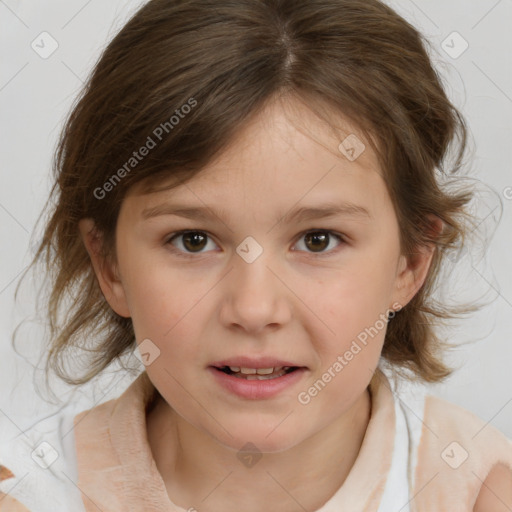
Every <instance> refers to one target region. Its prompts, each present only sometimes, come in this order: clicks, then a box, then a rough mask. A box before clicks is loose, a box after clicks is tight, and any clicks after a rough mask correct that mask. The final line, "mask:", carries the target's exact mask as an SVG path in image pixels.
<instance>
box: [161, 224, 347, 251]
mask: <svg viewBox="0 0 512 512" xmlns="http://www.w3.org/2000/svg"><path fill="white" fill-rule="evenodd" d="M188 233H201V234H204V235H206V236H208V237H209V238H211V235H210V234H209V233H208V232H207V231H200V230H194V229H186V230H182V231H176V232H175V233H173V234H171V235H170V236H169V237H168V238H167V239H166V241H165V242H164V245H169V246H170V248H171V249H170V250H171V252H173V253H174V254H176V255H177V256H179V257H182V258H195V257H197V256H198V255H199V256H200V255H202V254H205V253H202V252H197V253H187V252H184V251H182V250H180V249H177V248H176V247H174V246H173V245H172V244H171V242H172V241H173V240H174V239H175V238H178V237H180V236H182V235H185V234H188ZM310 233H322V234H325V233H328V234H329V235H330V236H334V237H335V238H337V239H338V240H339V241H340V243H341V244H345V243H347V241H346V239H345V237H344V236H343V235H341V234H340V233H336V232H334V231H330V230H328V229H310V230H308V231H305V232H304V233H301V234H300V236H299V238H298V240H297V241H299V240H300V239H302V238H303V237H304V236H306V235H308V234H310ZM338 250H339V246H338V247H337V248H335V249H331V250H330V251H324V252H318V253H314V252H310V253H309V254H310V255H311V256H313V257H314V258H320V257H329V256H330V255H332V254H333V253H336V252H338Z"/></svg>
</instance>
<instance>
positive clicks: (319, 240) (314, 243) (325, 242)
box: [305, 231, 329, 252]
mask: <svg viewBox="0 0 512 512" xmlns="http://www.w3.org/2000/svg"><path fill="white" fill-rule="evenodd" d="M305 240H306V246H307V247H308V248H309V249H311V250H312V251H313V252H321V251H323V250H324V249H325V248H326V247H328V246H329V235H328V234H327V233H323V232H321V231H317V232H312V233H307V234H306V235H305Z"/></svg>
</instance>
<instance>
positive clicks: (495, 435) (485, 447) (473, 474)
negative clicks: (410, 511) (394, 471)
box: [413, 393, 512, 512]
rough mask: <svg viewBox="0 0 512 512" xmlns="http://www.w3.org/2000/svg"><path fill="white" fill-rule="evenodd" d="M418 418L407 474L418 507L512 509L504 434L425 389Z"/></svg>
mask: <svg viewBox="0 0 512 512" xmlns="http://www.w3.org/2000/svg"><path fill="white" fill-rule="evenodd" d="M421 421H422V425H421V429H420V430H421V435H420V436H419V440H418V442H417V446H415V450H416V466H415V468H414V475H413V481H414V482H415V489H416V491H417V492H419V490H420V489H422V488H424V490H423V492H421V493H420V494H419V495H418V503H419V504H420V506H419V508H418V510H429V508H428V507H430V508H432V507H434V508H435V507H436V506H437V507H439V506H441V505H442V506H446V505H447V504H449V505H450V507H452V508H450V510H453V511H456V510H457V511H458V510H461V511H462V510H474V511H477V512H486V511H493V512H495V511H496V512H498V511H500V510H504V511H505V510H507V511H509V510H512V497H511V494H512V441H511V440H510V439H508V438H507V437H506V436H505V435H504V434H503V433H502V432H501V431H499V430H498V429H497V428H495V427H494V426H493V425H491V424H490V422H488V421H484V420H483V419H481V418H480V417H478V416H477V415H476V414H474V413H472V412H471V411H469V410H467V409H465V408H463V407H461V406H459V405H456V404H454V403H451V402H449V401H447V400H444V399H442V398H439V397H437V396H434V395H432V394H428V393H427V394H426V395H425V398H424V402H423V411H422V417H421ZM427 489H428V491H427ZM468 506H469V507H470V508H469V509H468ZM499 506H501V507H503V508H501V509H500V508H499ZM473 507H475V508H473ZM441 508H442V507H441Z"/></svg>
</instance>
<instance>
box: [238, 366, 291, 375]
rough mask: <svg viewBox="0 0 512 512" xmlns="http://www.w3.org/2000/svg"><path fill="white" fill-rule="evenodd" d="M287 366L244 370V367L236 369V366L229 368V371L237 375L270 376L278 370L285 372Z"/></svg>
mask: <svg viewBox="0 0 512 512" xmlns="http://www.w3.org/2000/svg"><path fill="white" fill-rule="evenodd" d="M288 368H289V366H285V367H284V368H278V367H276V368H244V367H241V368H240V367H238V366H230V367H229V369H230V370H231V371H232V372H235V373H238V372H241V373H243V374H244V375H270V374H271V373H274V372H275V371H278V370H281V369H283V370H286V369H288Z"/></svg>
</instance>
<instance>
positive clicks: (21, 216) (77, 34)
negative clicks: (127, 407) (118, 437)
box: [0, 0, 512, 438]
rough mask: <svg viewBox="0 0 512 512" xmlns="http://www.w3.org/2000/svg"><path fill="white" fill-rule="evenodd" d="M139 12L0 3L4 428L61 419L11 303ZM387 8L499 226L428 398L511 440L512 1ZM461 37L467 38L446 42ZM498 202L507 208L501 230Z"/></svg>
mask: <svg viewBox="0 0 512 512" xmlns="http://www.w3.org/2000/svg"><path fill="white" fill-rule="evenodd" d="M142 3H143V2H141V1H128V0H109V1H100V0H89V1H84V0H65V1H64V0H60V1H57V0H46V1H45V2H26V1H15V0H0V63H1V69H0V112H1V124H0V126H1V132H0V149H1V153H0V154H1V167H0V173H1V174H0V180H1V187H0V235H1V240H2V242H3V243H2V244H1V245H0V261H1V267H0V329H1V331H0V377H1V381H2V387H1V389H2V391H1V393H0V423H2V422H3V423H4V424H7V425H8V428H12V429H16V427H15V425H19V426H20V425H21V427H22V428H23V427H24V426H26V425H28V424H29V423H30V418H33V417H34V416H35V415H44V414H45V413H48V412H50V411H52V410H54V409H55V405H52V404H50V403H47V402H45V401H42V400H41V398H40V397H39V396H38V394H37V393H36V392H35V389H34V384H33V379H32V373H33V370H32V366H31V365H30V364H29V363H28V362H27V360H29V361H31V362H32V363H35V362H37V357H36V354H38V353H39V351H40V349H41V344H42V342H43V336H42V326H41V325H40V324H38V323H36V322H32V323H31V320H30V318H29V317H30V315H32V314H33V308H34V304H35V301H36V298H35V291H33V292H32V293H30V292H29V293H25V294H24V295H21V296H20V297H19V299H18V302H17V303H15V302H14V296H13V295H14V289H15V287H16V284H17V282H18V279H19V276H20V274H21V272H22V271H23V270H24V269H25V267H26V265H27V263H28V262H29V256H30V252H31V250H32V249H31V243H32V244H33V240H37V238H38V237H39V236H40V232H39V233H36V234H33V229H34V226H35V223H36V220H37V218H38V216H39V214H40V211H41V209H42V207H43V204H44V202H45V200H46V197H47V194H48V192H49V189H50V177H51V175H50V164H51V158H52V154H53V151H54V148H55V144H56V140H57V136H58V132H59V129H60V127H61V126H62V122H63V120H64V117H65V115H66V113H67V112H68V110H69V108H70V106H71V103H72V101H73V99H74V98H75V96H76V95H77V93H78V91H79V90H80V87H81V86H82V83H83V82H84V80H85V78H86V76H87V74H88V72H89V71H90V70H91V68H92V66H93V65H94V63H95V61H96V59H97V57H98V55H99V52H100V51H101V49H102V48H103V47H104V46H105V44H106V43H107V42H108V41H109V40H110V38H111V37H112V36H113V35H114V34H115V33H116V32H117V30H118V29H119V28H120V27H121V26H122V24H123V22H124V21H126V19H127V17H128V16H129V15H130V14H131V13H132V12H134V11H135V10H136V9H137V7H138V6H139V5H141V4H142ZM389 3H390V5H391V6H392V7H394V8H395V9H396V10H397V11H399V12H400V13H401V14H402V15H403V16H405V17H406V18H407V19H408V20H409V21H411V22H412V23H413V24H414V25H415V26H416V27H418V28H419V29H420V30H421V31H422V32H423V33H424V34H425V35H426V36H427V38H428V39H429V41H430V42H431V45H432V57H433V59H434V61H435V63H436V66H437V67H438V69H439V71H440V73H441V74H442V75H443V77H444V79H445V81H446V88H447V91H448V93H449V95H450V97H451V99H452V101H453V102H454V103H455V104H456V106H457V107H459V108H460V109H461V110H462V112H463V114H464V115H465V116H466V118H467V120H468V124H469V126H470V128H471V134H472V138H473V142H472V146H473V151H472V154H471V158H472V159H471V162H470V165H469V167H468V169H469V171H468V174H469V175H470V176H473V177H474V178H476V179H478V180H480V182H481V183H482V185H483V188H482V189H483V190H484V192H482V194H481V196H480V198H479V200H478V202H477V203H476V205H477V210H478V211H477V213H478V214H479V215H480V216H481V219H482V224H481V227H482V228H485V229H486V230H487V231H488V232H489V233H490V234H492V231H493V230H494V228H495V227H496V223H497V222H498V220H499V224H498V226H497V228H496V230H495V233H494V236H493V237H492V239H491V242H490V243H489V244H485V248H486V249H488V251H487V254H486V255H484V256H485V257H483V255H482V251H481V249H482V245H480V246H475V248H474V249H473V250H472V251H471V252H470V253H463V254H462V255H461V256H460V258H459V259H458V260H457V261H456V262H455V263H456V265H455V267H454V269H453V271H450V272H448V275H449V276H450V278H451V279H452V278H453V281H450V284H449V285H447V286H446V288H445V287H441V289H440V291H441V292H443V293H449V295H450V297H452V298H457V299H464V298H469V299H471V298H478V297H482V296H484V298H485V299H486V300H487V302H488V303H489V304H488V305H487V306H486V307H485V308H484V309H482V310H481V311H480V312H479V313H477V314H474V315H473V316H472V317H471V318H469V319H466V320H463V321H462V322H460V323H458V324H456V325H455V327H454V328H453V329H452V330H450V333H449V335H450V341H451V342H452V343H455V344H457V345H460V344H462V343H465V345H464V346H461V347H460V348H459V349H457V351H456V352H454V353H453V354H452V355H451V356H450V357H449V359H448V362H450V363H452V364H454V365H455V366H458V367H460V370H458V371H457V372H456V373H455V374H454V375H453V376H452V377H451V378H450V379H448V380H447V381H446V382H445V383H443V384H442V385H439V384H438V385H436V386H432V388H431V392H432V393H433V394H436V395H438V396H441V397H443V398H445V399H447V400H450V401H452V402H454V403H457V404H460V405H462V406H463V407H465V408H467V409H469V410H471V411H473V412H474V413H476V414H477V415H478V416H480V417H481V418H482V419H484V420H485V421H488V422H489V423H491V424H492V425H494V426H496V427H497V428H499V429H500V430H502V431H503V432H504V433H505V434H506V435H507V436H508V437H510V438H512V377H511V373H512V369H511V366H512V272H511V270H510V263H511V260H512V251H511V249H512V188H507V187H512V168H511V163H512V158H511V157H512V150H511V148H512V128H511V126H512V59H511V58H510V55H511V50H512V35H511V32H510V21H511V20H512V1H511V0H500V1H497V0H478V1H468V0H429V1H422V2H420V1H419V0H418V1H416V2H412V1H410V0H400V1H394V2H389ZM44 31H46V32H48V33H49V34H50V35H51V37H52V38H53V39H55V41H57V43H58V48H57V50H56V51H55V52H54V53H53V54H52V55H51V56H49V57H48V58H46V59H43V58H41V57H40V56H39V55H38V54H37V53H36V52H35V51H34V50H33V49H32V47H31V43H32V42H33V41H34V40H35V41H36V42H37V41H40V34H41V33H42V32H44ZM454 31H456V32H458V33H459V34H460V35H461V36H462V38H463V39H460V38H459V37H458V36H457V35H455V36H453V35H451V34H452V33H453V32H454ZM447 38H448V39H447ZM445 40H446V41H447V43H445V44H448V45H450V46H451V47H453V48H452V50H451V51H452V53H453V52H456V53H458V52H459V51H460V50H461V49H462V48H463V46H461V45H463V44H464V41H467V44H468V45H469V46H468V48H467V50H466V51H465V52H464V53H462V54H461V55H460V56H457V58H453V57H451V56H449V55H448V54H447V53H446V52H445V51H444V50H443V46H442V42H443V41H445ZM46 47H47V48H48V46H46ZM485 187H487V188H488V189H489V190H491V192H488V191H487V192H485V190H486V189H485ZM492 191H494V195H493V193H492ZM507 191H508V194H507ZM498 198H501V201H502V203H503V205H502V206H503V214H502V216H501V220H500V215H499V211H500V200H499V199H498ZM31 237H32V238H31ZM27 318H28V319H29V320H28V327H27V328H25V329H24V330H23V331H22V333H21V334H20V336H21V339H20V347H21V353H22V355H23V357H21V356H20V355H17V354H16V353H15V352H14V351H13V350H12V347H11V337H12V332H13V329H14V328H15V326H16V325H17V324H18V322H19V321H21V320H23V319H27ZM468 342H471V343H469V344H468ZM129 381H130V379H129V378H127V379H125V380H123V381H117V384H115V385H114V386H109V384H110V383H111V382H114V383H115V382H116V381H112V380H110V377H109V376H108V375H107V376H105V377H104V378H102V379H100V380H99V381H98V383H97V386H96V387H94V388H93V387H92V386H85V387H84V388H83V389H82V390H81V391H80V396H77V397H76V398H75V399H76V400H78V401H77V403H80V404H83V405H84V408H85V407H86V406H89V405H92V404H94V403H98V402H100V401H104V400H106V399H107V398H109V397H112V396H116V395H118V394H119V393H120V392H121V391H122V390H123V389H124V388H125V387H126V385H127V384H128V383H129ZM57 384H58V383H57ZM57 384H55V385H54V390H55V391H56V392H57V393H60V396H61V397H63V398H64V397H65V396H66V397H67V396H68V395H67V394H66V393H65V391H67V388H66V387H64V386H58V385H57ZM4 420H6V421H4ZM7 420H8V421H7Z"/></svg>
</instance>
